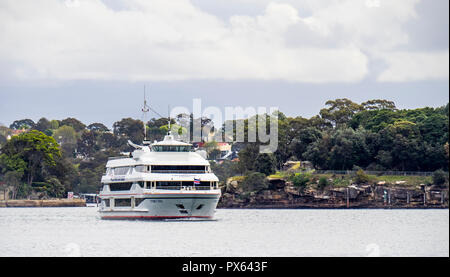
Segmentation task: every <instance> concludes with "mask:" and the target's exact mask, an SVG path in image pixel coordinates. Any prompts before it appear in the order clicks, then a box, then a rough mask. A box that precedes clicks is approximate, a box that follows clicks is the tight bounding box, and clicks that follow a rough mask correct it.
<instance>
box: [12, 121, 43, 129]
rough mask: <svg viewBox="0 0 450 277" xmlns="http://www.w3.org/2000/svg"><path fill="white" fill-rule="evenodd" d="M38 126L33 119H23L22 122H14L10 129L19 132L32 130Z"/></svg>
mask: <svg viewBox="0 0 450 277" xmlns="http://www.w3.org/2000/svg"><path fill="white" fill-rule="evenodd" d="M35 125H36V124H35V123H34V121H33V120H31V119H21V120H16V121H14V122H13V123H12V124H11V125H10V126H9V128H10V129H15V130H19V129H31V128H34V126H35Z"/></svg>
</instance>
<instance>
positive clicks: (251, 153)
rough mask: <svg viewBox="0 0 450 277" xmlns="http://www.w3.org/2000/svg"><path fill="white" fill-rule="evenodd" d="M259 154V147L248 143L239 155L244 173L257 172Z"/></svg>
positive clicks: (240, 165) (240, 166)
mask: <svg viewBox="0 0 450 277" xmlns="http://www.w3.org/2000/svg"><path fill="white" fill-rule="evenodd" d="M258 154H259V147H258V145H257V144H256V143H248V144H247V146H246V147H245V148H244V149H243V150H241V151H240V152H239V153H238V157H239V168H240V171H241V172H242V173H245V172H246V171H253V170H255V160H256V158H257V157H258Z"/></svg>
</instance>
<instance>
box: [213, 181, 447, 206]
mask: <svg viewBox="0 0 450 277" xmlns="http://www.w3.org/2000/svg"><path fill="white" fill-rule="evenodd" d="M269 181H270V186H269V188H268V189H266V190H260V191H254V192H245V191H243V189H242V188H241V187H240V185H239V181H236V180H229V181H228V182H227V184H226V186H224V187H222V192H223V194H222V197H221V199H220V201H219V204H218V208H249V209H301V208H316V209H322V208H323V209H329V208H385V209H389V208H401V209H406V208H419V209H423V208H448V203H449V201H448V200H449V198H448V195H449V194H448V186H444V187H438V186H433V185H420V186H405V185H404V184H402V185H397V186H396V185H386V184H360V185H356V184H353V185H350V186H347V187H327V188H324V189H323V190H319V189H316V188H306V189H305V190H303V191H301V190H299V189H298V188H296V187H294V186H293V185H292V183H290V182H288V181H285V180H284V179H281V178H280V179H271V180H269Z"/></svg>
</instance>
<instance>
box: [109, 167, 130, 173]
mask: <svg viewBox="0 0 450 277" xmlns="http://www.w3.org/2000/svg"><path fill="white" fill-rule="evenodd" d="M112 170H113V172H114V175H126V174H127V173H128V171H129V170H130V167H129V166H121V167H115V168H112Z"/></svg>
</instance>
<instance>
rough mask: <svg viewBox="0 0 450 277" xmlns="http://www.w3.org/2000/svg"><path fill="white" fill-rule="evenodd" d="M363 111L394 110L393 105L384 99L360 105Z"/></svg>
mask: <svg viewBox="0 0 450 277" xmlns="http://www.w3.org/2000/svg"><path fill="white" fill-rule="evenodd" d="M361 105H362V106H363V109H364V110H396V109H397V108H396V107H395V103H394V102H392V101H389V100H384V99H374V100H369V101H366V102H363V103H361Z"/></svg>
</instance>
